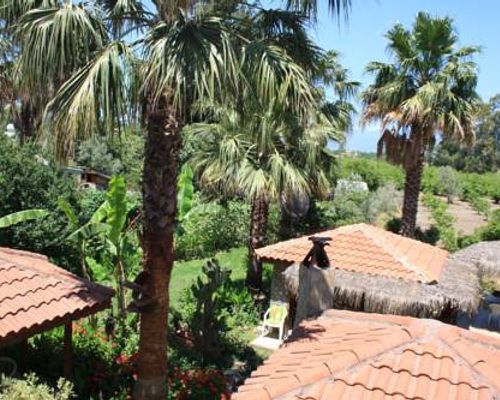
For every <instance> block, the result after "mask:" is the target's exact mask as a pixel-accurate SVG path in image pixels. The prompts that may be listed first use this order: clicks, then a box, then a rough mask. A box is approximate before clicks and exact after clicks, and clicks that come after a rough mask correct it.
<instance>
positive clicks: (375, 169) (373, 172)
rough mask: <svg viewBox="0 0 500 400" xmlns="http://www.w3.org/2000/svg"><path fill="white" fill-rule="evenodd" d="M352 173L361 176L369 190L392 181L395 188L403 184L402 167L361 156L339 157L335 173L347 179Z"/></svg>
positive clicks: (399, 187)
mask: <svg viewBox="0 0 500 400" xmlns="http://www.w3.org/2000/svg"><path fill="white" fill-rule="evenodd" d="M353 174H356V175H359V176H361V178H362V180H363V181H364V182H366V183H367V185H368V188H369V189H370V190H377V188H378V187H379V186H383V185H384V184H387V183H392V184H394V185H395V186H396V188H398V189H401V188H402V187H403V184H404V172H403V169H402V168H400V167H397V166H394V165H391V164H389V163H388V162H386V161H382V160H375V159H369V158H363V157H356V158H354V157H343V158H341V160H340V163H339V170H338V171H337V175H338V176H339V177H340V178H344V179H347V178H348V177H349V176H351V175H353Z"/></svg>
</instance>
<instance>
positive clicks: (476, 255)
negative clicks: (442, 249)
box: [452, 240, 500, 279]
mask: <svg viewBox="0 0 500 400" xmlns="http://www.w3.org/2000/svg"><path fill="white" fill-rule="evenodd" d="M452 258H453V259H454V260H457V261H458V262H462V263H466V264H469V265H473V266H475V267H476V268H477V269H478V272H479V276H480V277H481V276H485V277H489V278H496V279H500V240H497V241H491V242H480V243H476V244H473V245H472V246H469V247H466V248H465V249H462V250H460V251H457V252H456V253H454V254H453V256H452Z"/></svg>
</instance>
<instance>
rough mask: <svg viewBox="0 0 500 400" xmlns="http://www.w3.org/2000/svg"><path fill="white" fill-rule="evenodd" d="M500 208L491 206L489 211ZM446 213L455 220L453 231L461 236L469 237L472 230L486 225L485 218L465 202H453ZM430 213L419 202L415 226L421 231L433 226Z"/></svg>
mask: <svg viewBox="0 0 500 400" xmlns="http://www.w3.org/2000/svg"><path fill="white" fill-rule="evenodd" d="M441 200H443V201H446V198H444V197H442V198H441ZM497 208H500V206H499V205H495V204H493V203H492V204H491V209H492V210H494V209H497ZM448 212H449V213H451V214H452V215H453V216H454V217H455V219H456V222H455V229H456V230H457V232H458V233H460V234H462V235H470V234H472V233H474V230H475V229H477V228H479V227H481V226H483V225H485V224H486V222H487V221H486V218H485V217H483V216H482V215H480V214H478V213H477V212H476V211H474V210H473V209H472V207H471V206H470V205H469V203H466V202H465V201H460V200H455V201H454V203H453V204H449V205H448ZM433 223H434V221H433V220H432V217H431V213H430V212H429V210H428V209H427V208H426V207H425V206H424V205H423V204H422V202H421V201H420V202H419V206H418V214H417V225H419V226H420V227H421V228H423V229H427V228H429V227H430V226H431V224H433Z"/></svg>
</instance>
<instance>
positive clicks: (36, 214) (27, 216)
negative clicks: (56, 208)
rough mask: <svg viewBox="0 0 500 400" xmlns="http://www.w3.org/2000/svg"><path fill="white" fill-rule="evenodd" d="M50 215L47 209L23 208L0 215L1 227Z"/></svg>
mask: <svg viewBox="0 0 500 400" xmlns="http://www.w3.org/2000/svg"><path fill="white" fill-rule="evenodd" d="M47 215H49V212H48V211H47V210H23V211H18V212H15V213H12V214H9V215H4V216H3V217H0V229H1V228H8V227H9V226H13V225H17V224H20V223H22V222H26V221H32V220H34V219H39V218H43V217H46V216H47Z"/></svg>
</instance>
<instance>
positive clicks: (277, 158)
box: [186, 99, 343, 290]
mask: <svg viewBox="0 0 500 400" xmlns="http://www.w3.org/2000/svg"><path fill="white" fill-rule="evenodd" d="M241 103H243V104H245V107H244V109H243V110H237V109H235V108H231V107H221V108H219V109H217V110H216V111H215V115H214V118H213V119H214V121H213V122H211V123H195V124H192V125H190V126H189V127H188V128H187V129H186V133H187V135H196V136H197V137H198V138H202V140H201V141H200V142H198V143H200V148H199V149H197V151H196V152H195V153H194V154H193V157H192V159H191V162H192V164H193V165H194V167H195V171H196V172H197V173H198V175H199V178H200V181H201V183H202V184H203V185H204V186H205V187H207V188H209V189H212V190H213V191H215V192H218V193H221V194H223V195H225V196H227V195H229V196H234V195H239V196H243V197H245V198H246V199H247V200H248V201H249V203H250V205H251V213H250V224H249V243H248V245H249V265H248V270H247V285H249V286H250V287H251V288H253V289H256V290H259V289H261V287H262V265H261V263H260V261H259V260H258V259H257V258H256V256H255V249H257V248H259V247H262V245H263V244H264V236H265V230H266V225H267V220H268V211H269V204H270V203H271V202H272V201H279V200H280V199H281V198H282V196H287V197H290V196H295V197H306V196H307V197H309V195H310V194H311V192H312V191H313V190H315V191H319V190H322V191H323V192H326V191H327V190H328V177H327V173H328V171H327V170H326V168H321V163H327V162H326V161H325V160H324V159H325V158H329V156H328V153H327V152H326V151H325V150H326V148H327V145H328V142H329V141H330V140H337V141H338V140H340V139H341V138H342V137H343V131H342V130H340V129H338V128H337V127H336V126H335V125H334V124H332V123H331V122H330V121H329V120H328V118H326V116H324V115H323V114H321V113H317V114H314V115H313V114H311V115H309V116H308V118H307V120H301V121H297V120H295V121H290V119H289V118H287V117H286V116H285V115H284V114H285V113H284V112H283V110H281V109H279V110H277V109H276V106H275V104H271V105H269V106H268V107H267V108H259V106H257V105H255V104H253V105H252V104H251V102H250V99H243V100H241Z"/></svg>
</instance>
